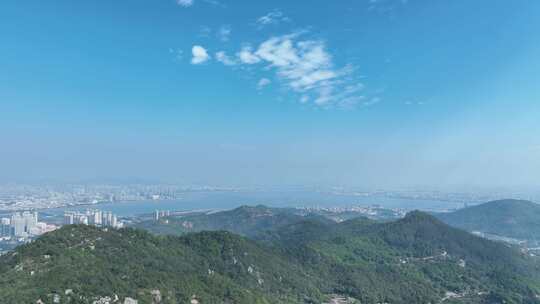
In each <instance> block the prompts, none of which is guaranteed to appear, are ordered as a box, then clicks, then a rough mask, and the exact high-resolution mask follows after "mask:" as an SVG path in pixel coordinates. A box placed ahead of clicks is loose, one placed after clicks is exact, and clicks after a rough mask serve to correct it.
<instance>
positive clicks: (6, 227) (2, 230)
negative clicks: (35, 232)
mask: <svg viewBox="0 0 540 304" xmlns="http://www.w3.org/2000/svg"><path fill="white" fill-rule="evenodd" d="M9 235H11V220H10V219H8V218H2V219H0V236H9Z"/></svg>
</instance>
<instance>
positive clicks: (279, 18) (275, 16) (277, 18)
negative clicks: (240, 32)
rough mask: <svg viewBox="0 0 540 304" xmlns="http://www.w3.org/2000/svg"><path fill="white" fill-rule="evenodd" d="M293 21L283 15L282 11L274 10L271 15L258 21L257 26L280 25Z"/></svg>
mask: <svg viewBox="0 0 540 304" xmlns="http://www.w3.org/2000/svg"><path fill="white" fill-rule="evenodd" d="M289 21H291V20H290V19H289V18H288V17H287V16H285V15H284V14H283V12H282V11H280V10H273V11H271V12H270V13H268V14H266V15H264V16H262V17H260V18H258V19H257V24H258V25H259V27H264V26H266V25H270V24H278V23H281V22H289Z"/></svg>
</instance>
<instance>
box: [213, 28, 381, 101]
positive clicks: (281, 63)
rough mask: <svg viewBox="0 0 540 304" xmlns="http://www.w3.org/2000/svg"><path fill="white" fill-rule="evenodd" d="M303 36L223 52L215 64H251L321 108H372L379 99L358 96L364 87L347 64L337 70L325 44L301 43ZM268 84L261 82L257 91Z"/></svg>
mask: <svg viewBox="0 0 540 304" xmlns="http://www.w3.org/2000/svg"><path fill="white" fill-rule="evenodd" d="M302 35H303V33H293V34H289V35H283V36H277V37H271V38H269V39H267V40H266V41H263V42H262V43H261V44H260V45H259V46H258V47H257V48H253V47H252V46H251V45H249V44H245V45H244V46H243V47H242V48H241V49H240V51H239V52H237V53H236V58H231V57H229V56H227V55H226V53H225V52H218V53H216V59H217V61H219V62H221V63H223V64H225V65H229V66H230V65H250V66H254V67H257V66H259V67H260V68H261V70H263V71H265V72H268V71H274V73H275V76H276V78H277V80H278V81H279V83H280V84H282V85H283V86H284V87H285V88H286V89H289V90H291V91H292V92H294V93H296V94H298V95H299V100H300V102H301V103H308V102H311V103H312V104H315V105H317V106H321V107H335V106H337V107H352V106H354V105H356V104H363V105H366V106H367V105H372V104H375V103H378V102H379V101H380V99H378V97H376V98H374V99H369V100H367V101H366V97H365V96H362V95H360V93H361V91H362V90H363V89H364V85H363V84H362V83H360V82H359V81H357V80H356V79H355V77H354V69H353V68H352V66H350V65H345V66H344V67H336V65H335V63H334V60H333V57H332V55H331V54H330V53H329V52H328V51H327V47H326V44H325V42H324V41H321V40H309V39H308V40H303V39H301V36H302ZM268 84H270V80H269V79H267V78H263V79H260V80H259V82H258V84H257V88H258V89H261V88H263V87H265V86H267V85H268Z"/></svg>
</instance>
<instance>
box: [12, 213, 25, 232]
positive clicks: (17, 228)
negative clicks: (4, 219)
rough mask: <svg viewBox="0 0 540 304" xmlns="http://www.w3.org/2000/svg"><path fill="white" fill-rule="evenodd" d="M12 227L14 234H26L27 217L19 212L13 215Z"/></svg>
mask: <svg viewBox="0 0 540 304" xmlns="http://www.w3.org/2000/svg"><path fill="white" fill-rule="evenodd" d="M11 228H12V229H13V235H14V236H16V237H23V236H26V219H25V217H24V216H23V214H21V213H18V212H17V213H14V214H13V215H12V216H11Z"/></svg>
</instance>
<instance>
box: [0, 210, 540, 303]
mask: <svg viewBox="0 0 540 304" xmlns="http://www.w3.org/2000/svg"><path fill="white" fill-rule="evenodd" d="M244 211H245V209H244ZM251 211H253V210H251ZM257 212H258V211H256V212H255V213H257ZM236 215H237V213H228V217H233V218H232V219H230V218H228V219H226V222H227V223H232V222H231V221H232V220H233V219H234V216H236ZM220 216H221V217H223V219H224V218H226V217H227V216H224V215H223V214H221V215H220ZM276 216H277V217H280V216H282V214H280V213H278V214H277V215H276ZM250 217H251V216H248V218H250ZM266 217H267V216H261V217H257V218H259V220H261V221H263V222H264V223H266V224H265V225H262V224H260V223H256V222H257V220H255V219H251V220H249V221H247V223H249V225H247V226H250V227H253V229H255V230H257V227H258V228H261V229H262V230H260V231H259V232H258V233H249V234H250V235H253V236H252V239H247V238H244V237H240V236H237V235H235V234H232V233H230V232H223V231H219V232H199V233H190V234H186V235H183V236H156V235H152V234H149V233H147V232H144V231H142V230H136V229H122V230H109V231H106V230H103V229H98V228H92V227H87V226H66V227H64V228H62V229H60V230H59V231H56V232H53V233H49V234H47V235H46V236H44V237H42V238H40V239H38V240H37V241H35V242H34V243H32V244H28V245H25V246H21V247H19V248H18V249H17V250H16V251H15V252H13V253H11V254H8V255H6V256H3V257H1V258H0V273H2V274H3V275H2V276H1V277H0V295H1V296H2V299H0V302H2V303H35V302H36V300H37V299H42V300H43V301H44V302H45V303H49V302H51V299H52V298H54V295H55V294H56V295H59V296H60V297H61V303H92V301H94V300H95V299H96V298H97V297H103V296H110V297H112V298H114V295H117V296H118V297H119V298H120V300H122V299H123V298H124V297H131V298H134V299H137V300H139V303H152V292H154V295H155V293H156V291H158V290H159V293H160V294H161V295H162V299H161V303H190V301H191V300H193V299H195V300H197V301H198V303H323V302H325V301H328V300H329V298H331V297H337V296H336V295H343V296H345V298H346V297H351V299H350V301H352V302H354V301H358V302H359V303H407V304H409V303H442V302H444V303H540V301H539V300H538V296H537V295H538V294H540V276H539V274H540V270H539V268H538V264H537V262H536V261H535V260H533V259H532V258H530V257H527V256H525V255H522V254H521V253H520V252H519V251H518V250H516V249H514V248H511V247H508V246H506V245H504V244H501V243H496V242H492V241H489V240H485V239H481V238H478V237H476V236H473V235H471V234H469V233H467V232H465V231H462V230H458V229H455V228H451V227H449V226H447V225H446V224H443V223H442V222H440V221H438V220H437V219H435V218H434V217H432V216H430V215H428V214H425V213H421V212H412V213H410V214H408V215H407V216H406V217H405V218H404V219H401V220H398V221H394V222H387V223H380V222H375V221H372V220H368V219H365V218H358V219H353V220H349V221H345V222H342V223H339V224H338V223H333V222H329V221H327V220H324V219H320V218H304V219H300V220H299V219H298V218H295V220H293V221H291V222H290V223H287V224H285V223H284V222H281V221H279V220H277V219H276V220H275V221H269V220H268V219H264V218H266ZM271 217H273V216H271ZM214 219H215V217H214ZM236 222H237V223H240V222H242V220H240V219H239V220H238V221H236ZM244 223H246V222H244ZM269 223H276V224H275V225H271V224H269ZM233 226H234V227H236V228H238V227H240V226H242V225H233ZM247 226H246V227H247ZM246 234H248V233H246ZM66 291H68V292H66ZM66 293H67V295H66ZM354 299H356V300H354ZM154 300H155V297H154ZM154 302H155V301H154ZM352 302H351V303H352Z"/></svg>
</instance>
